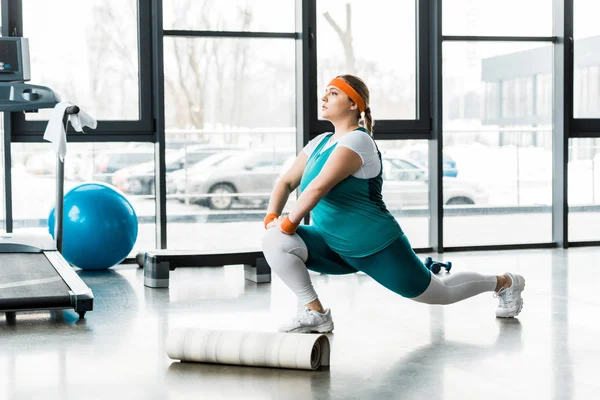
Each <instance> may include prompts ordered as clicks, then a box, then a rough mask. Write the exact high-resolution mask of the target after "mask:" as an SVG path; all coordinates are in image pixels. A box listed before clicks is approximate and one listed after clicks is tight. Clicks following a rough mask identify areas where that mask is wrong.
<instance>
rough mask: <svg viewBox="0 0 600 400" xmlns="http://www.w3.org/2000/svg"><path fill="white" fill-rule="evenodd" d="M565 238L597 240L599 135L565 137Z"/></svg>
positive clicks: (598, 238)
mask: <svg viewBox="0 0 600 400" xmlns="http://www.w3.org/2000/svg"><path fill="white" fill-rule="evenodd" d="M568 171H569V180H568V196H569V197H568V201H569V241H571V242H578V241H590V240H600V232H599V231H598V229H597V227H598V224H597V223H596V222H599V221H600V139H597V138H578V139H569V166H568Z"/></svg>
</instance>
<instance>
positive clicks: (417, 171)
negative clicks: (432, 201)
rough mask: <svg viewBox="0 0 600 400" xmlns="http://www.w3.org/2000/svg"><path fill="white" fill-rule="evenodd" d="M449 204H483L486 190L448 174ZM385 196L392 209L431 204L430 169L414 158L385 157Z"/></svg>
mask: <svg viewBox="0 0 600 400" xmlns="http://www.w3.org/2000/svg"><path fill="white" fill-rule="evenodd" d="M442 182H443V186H444V187H443V201H444V204H445V205H469V204H477V205H483V204H487V203H488V196H487V194H486V192H485V191H484V190H483V189H482V188H481V187H480V186H479V185H477V184H475V183H472V182H466V181H463V180H461V179H458V178H455V177H452V176H444V177H443V179H442ZM382 190H383V200H384V201H385V203H386V205H387V206H388V208H390V209H395V208H406V207H415V206H420V207H422V206H425V207H427V206H428V205H429V184H428V170H427V169H426V168H424V167H423V166H422V165H420V164H418V163H415V162H412V161H411V160H407V159H402V158H395V157H386V156H384V158H383V189H382Z"/></svg>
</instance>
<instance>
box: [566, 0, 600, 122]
mask: <svg viewBox="0 0 600 400" xmlns="http://www.w3.org/2000/svg"><path fill="white" fill-rule="evenodd" d="M573 6H574V7H573V37H574V39H575V51H574V73H573V114H574V117H575V118H600V50H599V49H600V25H598V19H597V15H598V2H597V1H595V0H575V1H574V4H573Z"/></svg>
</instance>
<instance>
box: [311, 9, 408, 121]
mask: <svg viewBox="0 0 600 400" xmlns="http://www.w3.org/2000/svg"><path fill="white" fill-rule="evenodd" d="M415 9H416V6H415V0H402V1H394V2H390V1H387V0H373V1H365V0H351V1H345V2H340V1H337V0H319V1H318V2H317V24H318V26H317V32H318V34H317V68H318V71H317V74H318V92H317V94H318V96H319V99H320V98H321V96H322V95H323V93H324V92H325V88H326V87H327V84H328V83H329V81H331V79H332V78H334V77H335V76H337V75H342V74H353V75H357V76H359V77H360V78H362V79H363V80H364V81H365V83H366V84H367V86H368V87H369V91H370V95H371V109H372V110H373V118H374V119H375V120H377V119H416V118H417V115H416V99H417V95H416V87H417V83H416V82H417V62H416V42H417V40H416V33H415V32H416V28H415V26H416V12H415ZM381 10H386V11H385V12H381ZM382 38H393V50H392V51H390V47H389V46H380V45H377V43H381V40H382ZM318 104H320V101H318Z"/></svg>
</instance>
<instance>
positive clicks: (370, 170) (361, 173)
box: [302, 130, 381, 179]
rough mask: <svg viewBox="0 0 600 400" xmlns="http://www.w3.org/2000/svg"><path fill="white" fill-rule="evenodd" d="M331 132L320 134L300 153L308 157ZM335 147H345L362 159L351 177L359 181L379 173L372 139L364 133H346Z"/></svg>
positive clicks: (331, 144)
mask: <svg viewBox="0 0 600 400" xmlns="http://www.w3.org/2000/svg"><path fill="white" fill-rule="evenodd" d="M330 133H331V132H326V133H322V134H320V135H319V136H317V137H316V138H314V139H312V140H311V141H310V142H308V143H307V144H306V146H304V148H303V149H302V151H303V152H304V153H305V154H306V155H307V156H308V157H310V155H311V154H312V153H313V151H315V149H316V148H317V147H318V146H319V143H321V141H323V140H324V139H325V137H326V136H327V135H329V134H330ZM335 143H336V142H335V141H333V142H331V141H330V142H329V143H327V144H326V145H325V146H323V148H322V149H321V152H323V151H325V150H327V149H328V148H330V147H331V146H333V145H334V144H335ZM337 146H338V147H339V146H343V147H347V148H349V149H350V150H352V151H354V152H355V153H356V154H358V155H359V156H360V158H361V159H362V166H361V167H360V169H359V170H358V171H356V172H355V173H354V174H352V176H354V177H356V178H361V179H370V178H375V177H376V176H377V175H379V172H380V171H381V162H380V161H379V156H378V155H377V147H376V146H375V142H374V141H373V138H372V137H371V136H369V134H368V133H365V132H364V131H360V130H355V131H352V132H348V133H347V134H345V135H344V136H342V137H341V139H339V140H338V141H337Z"/></svg>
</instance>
